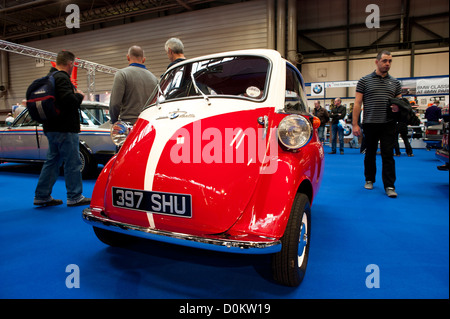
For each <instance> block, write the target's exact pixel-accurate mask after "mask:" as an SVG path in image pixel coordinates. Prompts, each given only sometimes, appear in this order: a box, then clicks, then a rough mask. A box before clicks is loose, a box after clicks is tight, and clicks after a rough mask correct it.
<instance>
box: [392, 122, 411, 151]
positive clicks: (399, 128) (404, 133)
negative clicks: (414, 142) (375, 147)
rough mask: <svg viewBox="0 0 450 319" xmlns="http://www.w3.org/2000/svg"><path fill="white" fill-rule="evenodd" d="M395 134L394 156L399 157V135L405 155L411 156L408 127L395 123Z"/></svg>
mask: <svg viewBox="0 0 450 319" xmlns="http://www.w3.org/2000/svg"><path fill="white" fill-rule="evenodd" d="M395 134H396V138H395V144H394V145H395V154H397V155H400V145H399V144H398V136H399V135H400V136H401V137H402V140H403V143H404V144H405V151H406V154H408V155H412V153H413V151H412V147H411V144H410V143H409V139H408V126H407V125H406V124H404V123H397V125H396V127H395Z"/></svg>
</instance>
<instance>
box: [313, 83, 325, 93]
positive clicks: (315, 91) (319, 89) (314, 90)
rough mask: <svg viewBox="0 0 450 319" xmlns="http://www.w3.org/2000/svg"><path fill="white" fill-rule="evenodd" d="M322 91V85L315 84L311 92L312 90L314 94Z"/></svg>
mask: <svg viewBox="0 0 450 319" xmlns="http://www.w3.org/2000/svg"><path fill="white" fill-rule="evenodd" d="M322 91H323V87H322V85H321V84H316V85H314V87H313V92H314V93H315V94H320V93H322Z"/></svg>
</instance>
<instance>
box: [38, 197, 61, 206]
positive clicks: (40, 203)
mask: <svg viewBox="0 0 450 319" xmlns="http://www.w3.org/2000/svg"><path fill="white" fill-rule="evenodd" d="M62 203H63V201H62V200H60V199H54V198H52V199H50V200H48V201H43V200H40V199H35V200H34V202H33V205H36V206H41V207H47V206H58V205H61V204H62Z"/></svg>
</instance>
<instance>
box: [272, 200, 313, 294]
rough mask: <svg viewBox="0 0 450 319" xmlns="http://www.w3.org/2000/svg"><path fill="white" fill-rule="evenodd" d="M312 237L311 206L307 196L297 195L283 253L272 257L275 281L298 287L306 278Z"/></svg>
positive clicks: (282, 239) (283, 239) (284, 238)
mask: <svg viewBox="0 0 450 319" xmlns="http://www.w3.org/2000/svg"><path fill="white" fill-rule="evenodd" d="M310 235H311V205H310V203H309V198H308V196H306V195H305V194H301V193H300V194H297V195H296V196H295V199H294V204H293V205H292V209H291V214H290V216H289V220H288V223H287V226H286V230H285V232H284V235H283V237H282V238H281V243H282V248H281V251H280V252H278V253H276V254H274V255H273V256H272V270H273V276H274V279H275V280H276V281H277V282H279V283H280V284H282V285H286V286H291V287H296V286H298V285H300V283H301V282H302V280H303V277H304V276H305V272H306V266H307V264H308V255H309V244H310Z"/></svg>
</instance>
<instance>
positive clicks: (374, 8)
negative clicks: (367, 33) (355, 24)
mask: <svg viewBox="0 0 450 319" xmlns="http://www.w3.org/2000/svg"><path fill="white" fill-rule="evenodd" d="M366 13H370V14H369V15H368V16H367V18H366V27H367V28H369V29H372V28H377V29H378V28H379V27H380V7H379V6H378V5H376V4H369V5H367V7H366Z"/></svg>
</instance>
